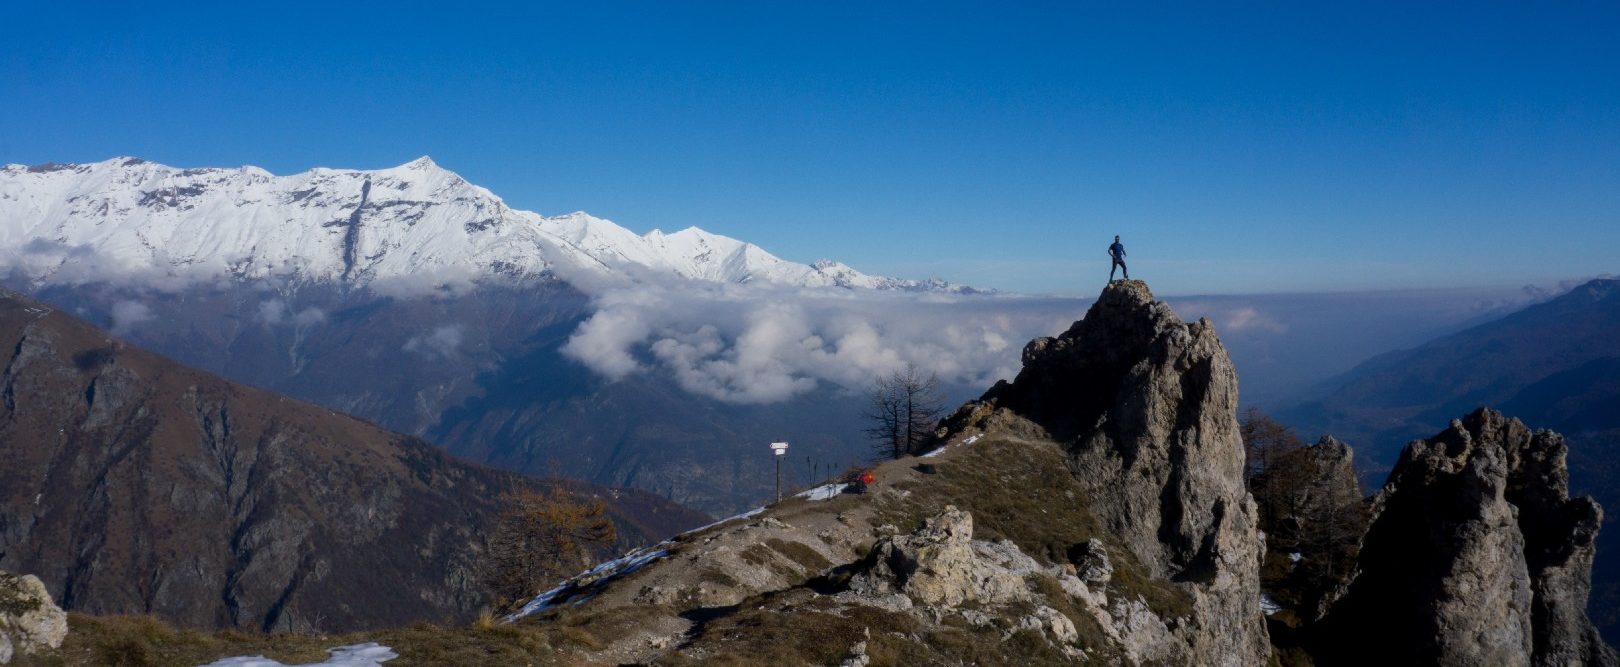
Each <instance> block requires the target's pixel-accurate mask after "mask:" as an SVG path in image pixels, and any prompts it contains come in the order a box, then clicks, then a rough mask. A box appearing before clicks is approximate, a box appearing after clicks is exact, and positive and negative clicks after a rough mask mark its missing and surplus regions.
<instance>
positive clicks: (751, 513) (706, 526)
mask: <svg viewBox="0 0 1620 667" xmlns="http://www.w3.org/2000/svg"><path fill="white" fill-rule="evenodd" d="M764 511H765V508H763V507H755V508H754V509H751V510H748V511H747V512H743V513H742V514H738V515H735V516H728V517H726V518H724V519H721V520H719V521H716V522H714V523H710V524H704V525H702V526H698V527H697V528H693V529H691V530H688V531H686V532H684V533H681V535H691V534H692V533H696V532H698V531H703V530H708V529H710V528H713V527H715V526H718V525H720V524H722V523H725V522H727V521H736V520H737V519H746V518H748V517H751V516H756V515H758V514H759V513H760V512H764ZM681 535H676V537H680V536H681Z"/></svg>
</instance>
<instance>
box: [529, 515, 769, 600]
mask: <svg viewBox="0 0 1620 667" xmlns="http://www.w3.org/2000/svg"><path fill="white" fill-rule="evenodd" d="M764 511H765V508H764V507H755V508H754V509H751V510H748V511H747V512H743V513H742V514H738V515H735V516H728V517H726V518H724V519H721V520H719V521H716V522H714V523H711V524H708V525H706V526H700V527H697V528H693V529H691V530H688V531H686V532H684V533H681V534H680V535H676V536H675V537H676V538H677V539H678V538H680V537H683V536H686V535H691V534H692V533H696V532H699V531H704V530H708V529H710V528H713V527H715V526H718V525H720V524H723V523H727V522H731V521H736V520H738V519H747V518H749V517H752V516H757V515H758V514H760V513H762V512H764ZM673 543H674V540H673V539H671V540H664V541H663V542H659V543H658V544H654V545H652V546H650V547H643V548H640V549H633V550H631V551H630V552H628V553H626V554H625V555H623V556H620V557H618V558H615V559H613V560H610V561H604V562H602V563H599V564H597V565H596V566H595V567H592V568H591V569H589V570H586V571H584V572H581V573H579V574H576V575H574V576H572V577H569V578H567V579H564V580H562V581H561V582H559V583H558V584H557V586H556V587H555V588H552V589H551V590H548V591H546V592H544V593H541V594H539V595H536V596H534V599H533V600H530V601H529V602H528V604H525V605H523V608H522V609H519V610H518V611H517V612H516V613H514V614H512V615H510V616H507V617H506V619H505V620H506V622H507V623H511V622H513V621H516V620H518V619H520V618H523V617H524V616H528V615H530V614H534V613H538V612H541V611H545V610H547V609H550V608H551V607H553V606H556V605H557V604H560V603H562V602H566V601H568V600H570V599H572V600H573V603H574V604H580V603H582V602H585V601H586V600H589V599H591V598H592V597H594V596H595V595H596V592H597V591H600V590H601V589H602V586H603V585H604V584H606V583H607V582H609V581H612V580H614V579H618V578H619V577H622V576H625V575H627V574H630V573H632V572H635V571H636V570H639V569H641V568H642V567H643V566H645V565H646V564H648V563H651V562H653V561H655V560H658V559H660V558H663V557H665V556H668V555H669V546H670V545H671V544H673Z"/></svg>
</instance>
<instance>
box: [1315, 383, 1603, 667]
mask: <svg viewBox="0 0 1620 667" xmlns="http://www.w3.org/2000/svg"><path fill="white" fill-rule="evenodd" d="M1567 453H1568V448H1567V447H1566V446H1565V444H1564V439H1563V437H1562V436H1559V435H1558V434H1556V433H1553V432H1551V431H1531V430H1530V429H1529V428H1528V427H1526V426H1525V425H1524V424H1523V423H1522V422H1520V421H1519V420H1517V419H1508V418H1506V417H1504V416H1503V415H1502V414H1501V413H1499V412H1496V411H1494V410H1488V409H1483V408H1482V409H1480V410H1477V411H1475V412H1473V413H1472V414H1469V415H1468V416H1466V417H1464V418H1462V419H1460V420H1454V421H1452V422H1451V426H1450V428H1447V429H1446V430H1445V431H1442V432H1441V433H1439V434H1437V435H1435V436H1434V437H1431V438H1429V439H1427V440H1417V441H1414V442H1412V443H1411V444H1409V445H1407V447H1406V450H1405V451H1404V452H1402V454H1401V458H1400V460H1399V461H1398V462H1397V463H1396V464H1395V469H1394V471H1393V472H1392V473H1390V477H1389V481H1388V482H1386V483H1385V485H1384V488H1383V490H1382V491H1381V492H1380V493H1379V495H1378V497H1377V499H1376V500H1375V501H1374V504H1373V520H1372V524H1371V526H1370V527H1369V529H1368V531H1367V535H1366V537H1365V538H1364V540H1363V546H1362V550H1361V555H1360V558H1359V561H1358V570H1359V573H1358V575H1357V576H1356V578H1355V579H1354V580H1353V581H1352V582H1351V583H1350V585H1349V587H1348V589H1347V592H1346V594H1345V595H1344V597H1343V598H1342V599H1340V600H1339V601H1338V602H1337V603H1336V604H1334V605H1333V607H1332V610H1331V611H1330V612H1329V616H1328V619H1327V622H1326V624H1325V625H1324V627H1323V628H1322V630H1321V632H1320V636H1321V642H1320V643H1321V645H1322V648H1321V649H1320V650H1319V651H1318V653H1319V655H1320V656H1322V657H1324V658H1325V659H1328V660H1330V661H1338V662H1340V663H1342V664H1366V663H1367V661H1377V660H1387V659H1398V660H1402V661H1415V662H1419V663H1425V664H1441V665H1486V664H1489V665H1613V664H1616V660H1615V654H1614V652H1613V650H1612V649H1610V648H1609V647H1608V646H1607V645H1605V644H1604V643H1603V641H1602V640H1601V639H1600V638H1599V637H1598V635H1597V631H1596V630H1595V629H1594V628H1593V626H1592V624H1591V622H1590V620H1589V619H1588V618H1587V616H1586V602H1587V596H1588V593H1589V592H1590V589H1591V573H1592V558H1593V555H1594V552H1595V548H1594V546H1593V540H1594V539H1595V538H1596V536H1597V531H1598V526H1599V525H1600V524H1601V523H1602V519H1603V512H1602V509H1601V508H1599V507H1598V505H1597V503H1595V502H1593V501H1592V499H1591V498H1587V497H1582V498H1574V499H1572V498H1570V497H1569V468H1568V466H1567V465H1566V464H1565V456H1566V454H1567ZM1369 637H1376V638H1377V639H1378V640H1377V641H1366V638H1369Z"/></svg>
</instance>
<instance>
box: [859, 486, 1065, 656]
mask: <svg viewBox="0 0 1620 667" xmlns="http://www.w3.org/2000/svg"><path fill="white" fill-rule="evenodd" d="M974 547H975V544H974V542H973V515H971V514H968V513H967V512H963V511H961V510H959V509H957V508H955V507H954V506H950V505H947V506H945V511H944V512H943V513H941V514H940V515H939V516H936V517H933V518H930V519H928V520H927V522H926V523H924V524H923V527H922V528H919V529H917V531H916V532H914V533H912V534H910V535H896V536H893V537H889V538H885V539H884V540H882V541H881V542H879V543H878V545H877V547H876V548H874V549H873V550H872V556H871V560H872V564H871V567H870V568H869V569H867V570H866V571H865V572H862V573H860V574H859V575H856V576H855V578H854V579H853V580H852V581H851V582H850V590H852V591H855V592H857V593H860V594H865V595H885V594H890V593H903V594H905V595H906V596H908V597H910V598H911V599H912V600H914V601H916V602H917V603H918V604H923V605H932V606H944V607H957V606H960V605H962V604H964V603H980V604H1004V603H1007V602H1012V601H1014V600H1019V599H1026V598H1028V597H1029V594H1028V593H1027V592H1026V591H1025V589H1024V580H1023V578H1022V576H1020V575H1021V574H1023V573H1027V571H1034V570H1035V569H1037V568H1036V567H1035V564H1034V561H1033V560H1029V557H1028V556H1024V555H1023V554H1022V553H1019V554H1018V556H1019V557H1020V558H1018V560H1022V561H1027V562H1028V564H1029V565H1028V566H1027V567H1025V568H1020V569H1022V570H1025V571H1026V572H1020V571H1019V570H1018V569H1011V568H1007V567H997V566H995V565H992V564H990V563H989V562H987V560H985V559H981V557H980V555H979V554H978V553H975V549H974ZM1011 551H1013V552H1016V551H1017V547H1016V546H1014V547H1012V548H1011ZM1071 633H1072V625H1071Z"/></svg>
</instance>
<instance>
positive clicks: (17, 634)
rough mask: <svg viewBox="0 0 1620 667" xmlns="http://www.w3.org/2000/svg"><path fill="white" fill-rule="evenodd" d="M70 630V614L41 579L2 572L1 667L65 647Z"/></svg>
mask: <svg viewBox="0 0 1620 667" xmlns="http://www.w3.org/2000/svg"><path fill="white" fill-rule="evenodd" d="M67 629H68V626H67V613H66V612H63V611H62V609H61V608H60V607H57V606H56V603H55V602H52V601H51V594H50V593H49V592H47V591H46V590H45V584H43V583H41V582H40V580H39V578H38V577H35V576H33V575H24V576H18V575H15V574H10V573H8V572H0V664H10V663H11V660H12V659H13V658H15V657H18V656H22V655H28V654H36V653H42V652H45V651H51V650H55V649H58V648H61V646H62V640H63V639H64V638H66V637H67Z"/></svg>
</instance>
